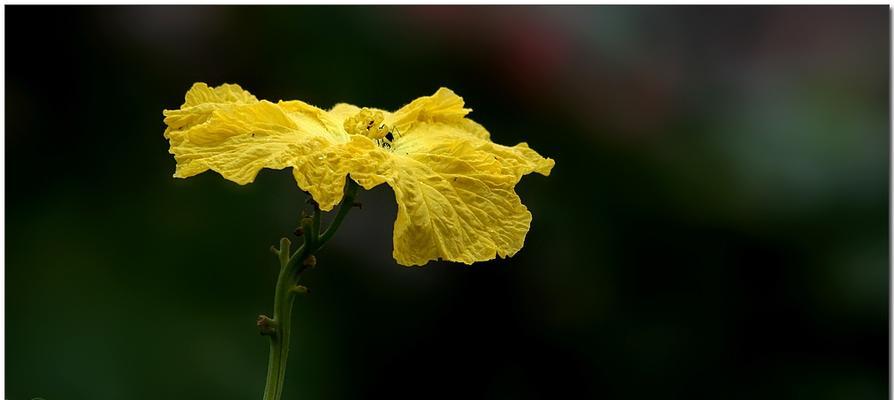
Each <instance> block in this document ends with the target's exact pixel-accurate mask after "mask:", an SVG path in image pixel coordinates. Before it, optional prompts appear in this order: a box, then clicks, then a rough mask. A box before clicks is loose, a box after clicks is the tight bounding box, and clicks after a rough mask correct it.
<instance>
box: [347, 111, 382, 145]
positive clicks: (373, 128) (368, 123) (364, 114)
mask: <svg viewBox="0 0 894 400" xmlns="http://www.w3.org/2000/svg"><path fill="white" fill-rule="evenodd" d="M384 121H385V115H384V114H382V112H381V111H375V110H370V109H368V108H363V109H361V110H360V112H359V113H357V114H355V115H354V116H352V117H350V118H348V119H346V120H345V124H344V127H345V131H346V132H348V134H349V135H362V136H366V137H368V138H370V139H374V140H375V139H381V138H384V137H385V135H387V134H388V132H389V129H388V125H385V122H384Z"/></svg>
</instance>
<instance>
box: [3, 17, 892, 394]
mask: <svg viewBox="0 0 894 400" xmlns="http://www.w3.org/2000/svg"><path fill="white" fill-rule="evenodd" d="M889 24H890V16H889V11H888V8H887V6H868V7H866V6H864V7H832V6H824V7H731V6H728V7H500V8H497V7H23V6H10V7H6V93H5V95H6V385H7V387H6V393H5V396H4V398H6V399H9V400H22V399H31V398H33V397H42V398H45V399H47V400H62V399H85V400H87V399H89V400H100V399H206V398H207V399H258V398H260V397H261V392H262V390H263V384H264V376H265V372H266V363H267V352H268V347H267V341H266V339H265V338H263V337H261V336H259V335H258V332H257V329H256V327H255V325H254V320H255V317H256V316H257V314H259V313H269V312H270V311H271V307H272V296H273V283H274V280H275V272H276V271H275V270H276V268H277V263H276V260H275V258H274V256H273V255H271V254H270V253H269V251H268V247H269V246H270V245H271V244H274V243H276V242H277V240H278V239H279V237H281V236H282V235H287V234H288V233H289V232H291V231H292V229H293V228H294V227H295V226H296V224H297V221H298V213H299V211H300V208H301V207H302V205H303V201H304V195H303V194H302V192H301V191H300V190H298V189H297V187H296V186H295V184H294V181H293V180H292V177H291V173H289V172H288V171H270V170H265V171H263V172H262V173H261V174H260V176H259V177H258V179H257V181H256V182H255V183H254V184H251V185H248V186H244V187H242V186H238V185H236V184H234V183H231V182H229V181H226V180H224V179H222V178H221V177H219V176H218V175H216V174H214V173H206V174H202V175H200V176H197V177H194V178H190V179H187V180H177V179H173V178H172V177H171V175H172V173H173V171H174V160H173V157H172V156H171V155H169V154H168V144H167V142H166V141H165V139H164V138H163V137H162V132H163V130H164V124H163V122H162V115H161V112H162V110H163V109H166V108H167V109H175V108H178V107H179V106H180V104H181V103H182V102H183V96H184V93H185V92H186V90H187V89H188V88H189V87H190V85H191V84H192V83H193V82H196V81H204V82H208V83H209V84H212V85H217V84H220V83H224V82H231V83H239V84H241V85H242V86H243V87H244V88H246V89H248V90H250V91H251V92H252V93H254V94H256V95H257V96H258V97H259V98H263V99H269V100H274V101H275V100H278V99H301V100H305V101H307V102H309V103H311V104H315V105H318V106H320V107H325V108H328V107H331V106H332V105H334V104H335V103H336V102H350V103H353V104H358V105H368V106H376V107H381V108H386V109H395V108H397V107H399V106H401V105H402V104H404V103H406V102H408V101H410V100H412V99H414V98H416V97H418V96H422V95H428V94H431V93H433V92H434V91H435V89H437V88H438V87H439V86H447V87H450V88H452V89H453V90H455V91H456V92H457V93H459V94H460V95H461V96H463V97H464V98H465V100H466V102H467V104H468V105H469V106H470V107H471V108H473V109H474V110H475V111H474V112H473V113H472V115H471V117H472V118H473V119H475V120H477V121H478V122H480V123H482V124H483V125H484V126H486V127H487V128H488V129H489V130H490V132H491V133H492V137H493V139H494V140H495V141H496V142H498V143H502V144H510V145H511V144H515V143H517V142H520V141H527V142H528V143H530V144H531V146H532V147H533V148H535V149H536V150H538V151H539V152H540V153H541V154H543V155H545V156H549V157H552V158H554V159H555V160H556V167H555V169H554V170H553V174H552V176H550V177H548V178H544V177H541V176H539V175H533V176H529V177H526V178H524V179H523V180H522V182H521V183H520V185H519V186H518V191H519V193H520V194H521V197H522V199H523V201H524V203H525V204H526V205H527V206H528V207H529V208H530V209H531V211H532V213H533V215H534V221H533V224H532V227H531V231H530V233H529V234H528V236H527V240H526V245H525V248H524V249H523V250H522V251H521V252H519V253H518V254H517V255H516V256H515V257H513V258H511V259H506V260H496V261H492V262H486V263H481V264H476V265H474V266H471V267H467V266H463V265H454V264H444V263H432V264H430V265H428V266H427V267H424V268H405V267H401V266H398V265H396V264H395V262H394V261H393V259H392V258H391V249H392V245H391V231H392V224H393V221H394V217H395V213H396V205H395V203H394V200H393V194H392V192H391V191H390V189H388V188H387V187H385V186H384V185H383V186H380V187H379V188H377V189H375V190H373V191H371V192H364V193H362V194H361V200H362V201H363V203H364V207H363V209H362V211H359V212H354V213H352V214H351V215H350V216H349V218H348V219H347V220H346V222H345V224H344V226H343V227H342V229H341V231H340V232H339V234H338V235H337V237H336V238H335V239H334V241H333V242H332V244H330V246H328V247H327V249H326V250H325V251H323V253H322V254H321V255H320V256H319V258H320V266H319V268H318V269H316V270H313V271H311V272H309V273H308V274H306V278H305V284H306V285H307V286H309V287H310V288H311V290H312V294H311V295H310V296H307V297H306V298H301V299H298V300H297V302H296V311H295V320H294V326H295V331H296V332H297V333H296V337H295V339H293V345H292V356H291V359H290V365H289V370H288V379H287V381H286V384H287V387H286V392H285V399H353V398H372V397H378V396H387V397H389V398H426V397H455V398H472V399H477V398H481V399H544V398H569V397H572V396H574V397H575V398H651V397H657V396H660V397H661V398H687V399H688V398H730V399H756V398H809V399H879V398H885V397H886V396H887V392H888V385H889V382H888V326H889V325H888V295H889V286H888V282H889V270H888V256H889V249H888V244H889V239H888V221H889V215H888V200H889V197H888V196H889V188H888V182H889V175H888V168H889V161H890V158H889V148H890V136H889V115H888V112H889V83H890V82H889V75H888V71H889V56H890V54H889V47H890V43H889V31H890V28H889Z"/></svg>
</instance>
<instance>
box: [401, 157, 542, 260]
mask: <svg viewBox="0 0 894 400" xmlns="http://www.w3.org/2000/svg"><path fill="white" fill-rule="evenodd" d="M445 145H446V144H445ZM505 151H508V152H511V151H512V150H511V149H510V148H506V150H505ZM494 154H495V153H489V152H487V151H485V150H476V149H475V148H474V147H473V146H472V145H471V144H469V143H467V142H460V143H454V144H453V145H452V147H451V149H450V151H445V152H441V153H437V154H435V153H410V154H406V155H398V154H394V155H393V156H392V158H393V170H392V174H391V176H389V177H387V179H386V181H387V183H388V184H389V185H390V186H391V187H392V188H393V189H394V193H395V198H396V200H397V204H398V214H397V220H396V221H395V224H394V258H395V259H396V260H397V262H398V263H399V264H402V265H424V264H425V263H427V262H428V261H430V260H436V259H443V260H448V261H457V262H462V263H466V264H471V263H474V262H476V261H484V260H490V259H493V258H495V257H496V256H500V257H508V256H512V255H514V254H515V253H516V252H518V250H519V249H521V248H522V246H523V245H524V240H525V235H526V234H527V232H528V229H529V227H530V223H531V213H530V212H529V211H528V210H527V208H526V207H525V206H524V205H523V204H522V203H521V200H520V199H519V197H518V195H516V193H515V191H514V187H515V184H516V182H517V181H518V177H517V176H516V175H515V174H514V173H509V174H507V173H505V171H507V170H513V169H512V168H509V169H506V168H504V167H503V166H502V165H500V164H501V163H500V161H495V159H494ZM535 154H536V153H535Z"/></svg>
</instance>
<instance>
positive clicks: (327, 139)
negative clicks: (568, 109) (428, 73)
mask: <svg viewBox="0 0 894 400" xmlns="http://www.w3.org/2000/svg"><path fill="white" fill-rule="evenodd" d="M463 106H464V103H463V99H462V98H461V97H459V96H457V95H456V94H455V93H453V91H451V90H450V89H446V88H441V89H438V91H437V92H435V94H433V95H431V96H426V97H420V98H418V99H416V100H414V101H413V102H411V103H410V104H407V105H406V106H404V107H402V108H401V109H399V110H397V111H396V112H393V113H391V112H387V111H382V110H377V109H370V108H358V107H356V106H353V105H349V104H338V105H336V106H335V107H333V108H332V109H331V110H329V111H325V110H322V109H319V108H317V107H314V106H311V105H309V104H307V103H304V102H301V101H295V100H292V101H279V102H277V103H272V102H269V101H266V100H258V99H257V98H256V97H255V96H253V95H252V94H251V93H249V92H247V91H245V90H243V89H242V88H241V87H239V86H238V85H230V84H225V85H221V86H218V87H216V88H210V87H208V85H206V84H204V83H196V84H195V85H193V87H192V88H191V89H190V90H189V92H187V93H186V102H185V103H183V105H182V106H181V107H180V109H179V110H166V111H164V115H165V124H167V126H168V127H167V130H165V137H166V138H167V139H168V140H169V141H170V145H171V148H170V152H171V154H173V155H174V158H175V159H176V161H177V167H176V172H175V173H174V176H175V177H178V178H187V177H190V176H193V175H196V174H199V173H202V172H204V171H207V170H209V169H210V170H213V171H216V172H218V173H220V174H221V175H222V176H223V177H224V178H226V179H229V180H231V181H233V182H236V183H238V184H240V185H244V184H247V183H250V182H252V181H253V180H254V179H255V176H256V175H257V174H258V172H259V171H260V170H261V169H262V168H271V169H283V168H286V167H292V174H293V175H294V177H295V180H296V181H297V183H298V186H299V187H300V188H301V189H303V190H305V191H307V192H309V193H310V194H311V196H313V198H314V200H316V201H317V202H318V203H319V205H320V209H322V210H324V211H328V210H331V209H332V208H333V207H334V206H335V205H337V204H338V203H339V202H340V201H341V198H342V194H343V189H344V185H345V178H346V177H347V176H348V175H350V177H351V178H352V179H353V180H354V181H356V182H357V183H358V184H359V185H360V186H362V187H364V188H366V189H371V188H373V187H375V186H377V185H379V184H381V183H387V184H388V185H389V186H391V188H392V189H394V194H395V198H396V200H397V205H398V212H397V221H396V222H395V224H394V258H395V259H396V260H397V262H398V263H400V264H402V265H424V264H426V263H427V262H428V261H431V260H436V259H443V260H449V261H457V262H462V263H466V264H471V263H473V262H476V261H484V260H490V259H493V258H495V257H496V256H500V257H508V256H512V255H514V254H515V253H516V252H518V250H519V249H521V247H522V245H523V244H524V239H525V235H526V234H527V232H528V229H529V227H530V224H531V213H530V212H529V211H528V209H527V208H526V207H525V206H524V205H523V204H522V203H521V200H520V199H519V197H518V195H516V193H515V185H516V183H518V181H519V180H520V179H521V177H522V176H523V175H526V174H529V173H531V172H538V173H540V174H543V175H547V176H548V175H549V173H550V170H551V169H552V167H553V165H554V164H555V162H554V161H553V160H552V159H549V158H543V157H541V156H540V155H539V154H537V153H536V152H535V151H534V150H531V149H530V148H529V147H528V145H527V144H526V143H520V144H518V145H516V146H513V147H507V146H501V145H498V144H495V143H493V142H491V141H490V134H489V133H488V132H487V130H485V129H484V127H482V126H481V125H479V124H477V123H475V122H474V121H472V120H470V119H468V118H466V117H465V116H466V114H468V113H469V112H470V111H471V110H469V109H467V108H463Z"/></svg>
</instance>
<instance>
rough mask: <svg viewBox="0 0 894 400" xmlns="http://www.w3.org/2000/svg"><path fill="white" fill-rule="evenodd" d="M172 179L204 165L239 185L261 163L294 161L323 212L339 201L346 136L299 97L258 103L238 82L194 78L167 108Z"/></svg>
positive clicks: (347, 157) (301, 182)
mask: <svg viewBox="0 0 894 400" xmlns="http://www.w3.org/2000/svg"><path fill="white" fill-rule="evenodd" d="M165 116H166V118H165V123H167V124H168V129H167V131H166V132H165V136H166V137H168V139H169V140H170V144H171V148H170V152H171V153H172V154H174V158H175V159H176V161H177V168H176V172H175V174H174V176H175V177H179V178H186V177H189V176H193V175H196V174H199V173H202V172H204V171H206V170H209V169H210V170H213V171H216V172H218V173H220V174H221V175H222V176H223V177H224V178H226V179H229V180H231V181H233V182H236V183H238V184H247V183H249V182H252V181H253V180H254V179H255V176H257V174H258V172H259V171H260V170H261V169H262V168H271V169H283V168H286V167H293V171H292V172H293V175H294V177H295V180H296V181H297V183H298V186H299V187H301V189H303V190H306V191H308V192H310V194H311V195H312V196H313V198H314V199H315V200H316V201H317V202H318V203H319V204H320V208H321V209H323V210H331V209H332V208H333V207H334V206H335V205H336V204H338V202H339V201H341V197H342V193H343V188H344V179H345V176H346V175H347V174H348V172H349V169H350V165H354V164H357V163H355V162H353V161H351V160H353V156H352V153H351V152H352V151H353V150H352V148H349V147H346V146H344V144H345V143H347V142H348V135H347V134H346V133H344V131H343V129H340V128H339V127H338V126H339V125H338V124H337V123H336V122H335V121H333V120H332V118H330V117H329V115H328V113H326V112H325V111H323V110H320V109H318V108H316V107H313V106H310V105H308V104H306V103H303V102H299V101H289V102H280V103H278V104H274V103H271V102H268V101H266V100H262V101H257V100H256V99H255V98H254V96H251V94H249V93H248V92H246V91H242V90H241V89H240V88H239V87H238V86H236V85H223V86H220V87H217V88H214V89H210V88H208V87H207V86H206V85H204V84H196V85H194V86H193V88H192V89H191V90H190V91H189V92H188V93H187V95H186V103H184V105H183V106H182V107H181V109H180V110H174V111H165Z"/></svg>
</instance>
